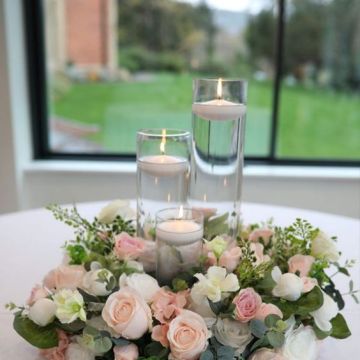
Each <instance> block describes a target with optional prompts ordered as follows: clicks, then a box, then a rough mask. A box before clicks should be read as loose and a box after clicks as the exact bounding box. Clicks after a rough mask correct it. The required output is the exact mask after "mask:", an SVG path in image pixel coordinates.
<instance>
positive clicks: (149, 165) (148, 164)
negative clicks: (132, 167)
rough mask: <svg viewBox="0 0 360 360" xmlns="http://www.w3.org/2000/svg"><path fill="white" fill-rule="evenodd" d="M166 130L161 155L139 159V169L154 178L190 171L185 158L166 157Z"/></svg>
mask: <svg viewBox="0 0 360 360" xmlns="http://www.w3.org/2000/svg"><path fill="white" fill-rule="evenodd" d="M165 144H166V129H163V130H162V139H161V143H160V153H161V155H151V156H143V157H141V158H140V159H138V167H139V168H140V169H141V170H143V171H146V172H147V173H150V174H151V175H153V176H174V175H178V174H181V173H184V172H186V171H187V169H188V162H187V160H186V159H185V158H183V157H178V156H171V155H165Z"/></svg>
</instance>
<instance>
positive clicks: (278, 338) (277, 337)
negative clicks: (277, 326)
mask: <svg viewBox="0 0 360 360" xmlns="http://www.w3.org/2000/svg"><path fill="white" fill-rule="evenodd" d="M266 336H267V338H268V340H269V343H270V345H271V346H272V347H274V348H279V347H281V346H282V345H283V344H284V341H285V336H284V334H283V333H281V332H278V331H269V332H268V333H267V334H266Z"/></svg>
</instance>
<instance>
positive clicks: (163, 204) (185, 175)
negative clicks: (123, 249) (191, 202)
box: [137, 129, 191, 239]
mask: <svg viewBox="0 0 360 360" xmlns="http://www.w3.org/2000/svg"><path fill="white" fill-rule="evenodd" d="M190 140H191V137H190V133H189V132H188V131H184V130H175V129H149V130H140V131H138V133H137V233H138V236H141V237H143V238H145V239H154V238H155V232H154V230H155V229H154V228H155V214H156V212H157V211H159V210H161V209H164V208H168V207H174V206H180V205H181V204H186V201H187V196H188V191H189V187H188V184H189V171H190Z"/></svg>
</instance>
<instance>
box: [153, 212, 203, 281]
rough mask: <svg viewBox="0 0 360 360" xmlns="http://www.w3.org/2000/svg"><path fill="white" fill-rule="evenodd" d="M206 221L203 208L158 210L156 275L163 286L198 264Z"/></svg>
mask: <svg viewBox="0 0 360 360" xmlns="http://www.w3.org/2000/svg"><path fill="white" fill-rule="evenodd" d="M203 222H204V217H203V214H202V213H201V212H200V211H197V210H194V209H190V208H183V207H182V206H180V207H176V208H169V209H163V210H160V211H158V212H157V214H156V229H155V233H156V278H157V280H158V282H159V283H160V284H161V285H170V284H171V282H172V280H173V279H174V278H175V277H176V275H177V274H179V273H181V272H184V271H186V270H189V269H191V268H192V267H195V266H197V265H198V264H199V258H200V256H201V253H202V244H203V235H204V226H203Z"/></svg>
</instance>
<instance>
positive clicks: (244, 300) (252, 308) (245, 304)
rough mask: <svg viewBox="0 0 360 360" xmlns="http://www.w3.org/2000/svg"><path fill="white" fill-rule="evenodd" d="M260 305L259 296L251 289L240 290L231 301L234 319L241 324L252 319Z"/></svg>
mask: <svg viewBox="0 0 360 360" xmlns="http://www.w3.org/2000/svg"><path fill="white" fill-rule="evenodd" d="M261 303H262V300H261V297H260V295H259V294H258V293H257V292H256V291H255V290H254V289H253V288H246V289H242V290H240V292H239V294H238V295H237V296H235V298H234V300H233V304H235V319H236V320H239V321H240V322H243V323H245V322H248V321H250V320H251V319H254V318H255V316H256V313H257V312H258V310H259V308H260V306H261Z"/></svg>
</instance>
